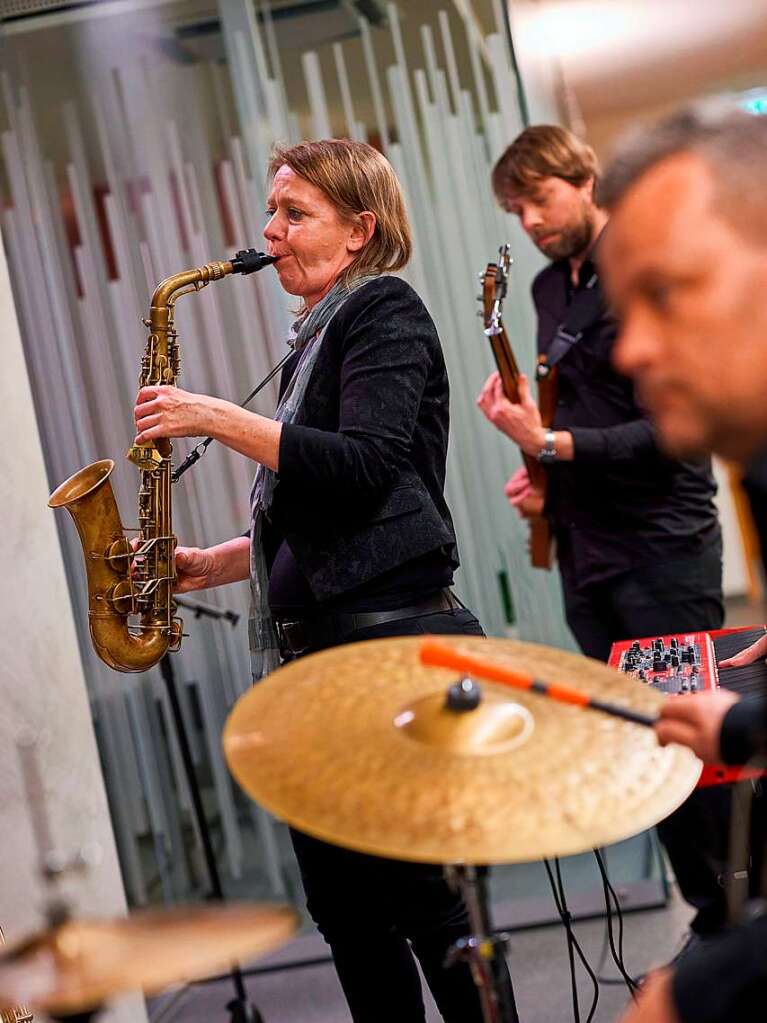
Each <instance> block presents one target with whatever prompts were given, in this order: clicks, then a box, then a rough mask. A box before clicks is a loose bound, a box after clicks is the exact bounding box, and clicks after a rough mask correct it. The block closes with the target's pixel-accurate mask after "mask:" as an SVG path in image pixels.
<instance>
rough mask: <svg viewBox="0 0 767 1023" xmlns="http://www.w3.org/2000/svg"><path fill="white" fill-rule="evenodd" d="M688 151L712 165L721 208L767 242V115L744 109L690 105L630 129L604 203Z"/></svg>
mask: <svg viewBox="0 0 767 1023" xmlns="http://www.w3.org/2000/svg"><path fill="white" fill-rule="evenodd" d="M684 153H690V154H694V155H697V156H700V157H701V158H702V159H703V160H705V162H706V164H707V165H708V167H709V169H710V170H711V172H712V174H713V177H714V183H715V188H716V209H717V212H718V213H719V214H720V215H721V216H722V217H723V218H724V219H726V220H728V221H729V222H730V223H731V225H732V226H733V227H735V228H736V229H738V230H740V231H741V232H742V233H744V234H755V233H758V234H759V235H760V236H761V239H762V240H763V241H765V242H767V236H765V233H764V232H765V225H767V199H766V198H765V193H764V175H765V168H766V167H767V118H761V117H754V116H753V115H752V114H747V113H745V112H742V111H737V112H736V111H732V110H728V111H726V112H724V113H722V112H721V110H720V111H714V112H712V111H711V110H710V109H707V108H706V107H690V108H687V109H685V110H682V111H680V112H678V113H676V114H673V115H672V116H670V117H667V118H665V119H664V120H662V121H659V122H658V123H657V124H655V125H652V126H651V127H644V128H639V129H634V130H633V131H631V132H629V133H628V134H627V135H624V136H623V138H622V139H621V140H620V141H619V142H618V145H617V146H616V148H615V151H614V154H613V157H612V159H611V160H610V163H609V165H608V167H607V170H606V171H605V173H604V175H603V177H602V180H601V181H600V183H599V203H600V205H602V206H605V207H607V208H608V209H612V208H614V207H615V206H616V205H617V204H618V203H619V202H620V200H621V199H622V198H623V196H624V195H625V194H626V192H628V191H629V189H630V188H631V187H632V186H633V185H634V184H636V182H637V181H638V180H639V179H640V178H641V177H643V175H645V174H646V173H647V172H648V171H649V170H651V169H652V168H653V167H655V166H656V165H657V164H660V163H662V162H663V161H664V160H667V159H669V158H670V157H672V156H678V155H682V154H684Z"/></svg>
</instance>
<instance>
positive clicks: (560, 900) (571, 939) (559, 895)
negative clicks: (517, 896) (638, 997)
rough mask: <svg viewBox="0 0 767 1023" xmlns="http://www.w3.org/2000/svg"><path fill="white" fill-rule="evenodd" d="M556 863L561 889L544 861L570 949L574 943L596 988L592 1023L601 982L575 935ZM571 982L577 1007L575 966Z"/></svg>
mask: <svg viewBox="0 0 767 1023" xmlns="http://www.w3.org/2000/svg"><path fill="white" fill-rule="evenodd" d="M555 863H556V865H557V878H558V881H559V887H557V884H556V883H555V881H554V875H553V872H552V869H551V864H550V863H549V861H548V860H544V861H543V865H544V867H545V868H546V874H547V875H548V879H549V885H550V887H551V894H552V896H553V898H554V905H555V906H556V909H557V913H558V914H559V918H560V919H561V921H562V924H563V926H564V928H565V932H566V933H567V940H568V948H569V947H570V943H572V948H573V950H574V951H575V952H576V953H577V955H578V958H579V959H580V961H581V964H582V965H583V968H584V969H585V970H586V972H587V973H588V975H589V978H590V979H591V983H592V986H593V988H594V995H593V999H592V1002H591V1007H590V1009H589V1014H588V1017H587V1018H586V1023H591V1021H592V1020H593V1018H594V1013H595V1012H596V1010H597V1005H598V1003H599V982H598V981H597V977H596V974H595V973H594V970H593V969H592V968H591V964H590V963H589V961H588V959H587V958H586V955H585V953H584V951H583V949H582V948H581V946H580V943H579V942H578V939H577V938H576V937H575V933H574V931H573V928H572V916H571V914H570V912H569V910H568V908H567V899H566V896H565V888H564V884H563V883H562V875H561V871H560V867H559V860H555ZM571 981H572V985H573V1005H574V1007H575V1005H576V1004H577V999H578V989H577V985H576V978H575V969H574V964H573V970H572V973H571ZM579 1011H580V1008H578V1009H576V1012H579ZM576 1019H577V1016H576Z"/></svg>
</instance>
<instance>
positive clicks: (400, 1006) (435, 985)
mask: <svg viewBox="0 0 767 1023" xmlns="http://www.w3.org/2000/svg"><path fill="white" fill-rule="evenodd" d="M430 632H431V633H444V634H448V633H461V634H464V635H470V636H481V635H483V632H482V628H481V626H480V624H479V622H478V621H477V619H476V618H475V617H474V615H473V614H471V612H470V611H467V610H465V609H462V608H457V609H455V610H453V611H440V612H437V613H436V614H428V615H422V616H420V617H418V618H408V619H404V620H401V621H396V622H387V623H385V624H382V625H377V626H374V627H372V628H368V629H362V630H359V631H358V632H355V633H353V634H352V635H350V636H347V637H346V638H345V642H347V643H356V642H359V641H360V640H364V639H380V638H383V637H386V636H409V635H419V634H425V633H430ZM328 645H330V643H328ZM291 837H292V839H293V848H294V849H295V853H296V857H297V859H298V865H299V867H300V869H301V878H302V880H303V883H304V890H305V892H306V901H307V906H308V908H309V912H310V913H311V916H312V919H313V920H314V921H315V923H316V924H317V927H318V928H319V930H320V933H321V934H322V936H323V937H324V938H325V940H326V941H327V943H328V945H329V946H330V950H331V952H332V954H333V960H334V962H335V966H336V970H337V972H338V977H339V979H340V981H341V986H342V987H343V990H344V994H345V995H346V1000H347V1002H348V1003H349V1008H350V1010H351V1014H352V1018H353V1019H354V1021H355V1023H424V1020H425V1011H424V1005H423V997H422V994H421V983H420V980H419V977H418V970H417V968H416V965H415V961H414V959H413V953H415V955H416V957H417V958H418V961H419V963H420V964H421V969H422V970H423V973H424V976H425V977H426V981H427V983H428V985H429V988H430V990H431V993H432V995H433V996H434V1000H435V1002H436V1003H437V1006H438V1008H439V1011H440V1012H441V1013H442V1016H443V1018H444V1019H445V1021H446V1023H481V1020H482V1012H481V1007H480V1001H479V997H478V994H477V989H476V987H475V985H474V982H473V980H472V977H471V972H470V970H469V967H468V966H467V965H466V964H465V963H459V964H457V965H455V966H452V967H450V968H449V969H446V968H445V966H444V961H445V956H446V954H447V951H448V949H449V948H450V946H451V945H452V944H453V942H455V941H456V940H457V939H458V938H460V937H464V936H466V935H467V934H469V931H470V927H469V920H468V915H467V913H466V908H465V906H464V904H463V902H462V900H461V899H460V897H459V896H458V895H457V894H456V893H455V892H454V891H453V890H452V889H451V888H450V887H449V885H448V884H447V882H446V881H445V878H444V875H443V870H442V867H441V866H440V865H439V864H420V863H405V862H401V861H399V860H389V859H383V858H381V857H378V856H368V855H366V854H364V853H357V852H352V851H351V850H349V849H342V848H340V847H338V846H334V845H330V844H328V843H327V842H321V841H319V840H318V839H315V838H311V837H309V836H308V835H305V834H302V833H301V832H298V831H294V830H291Z"/></svg>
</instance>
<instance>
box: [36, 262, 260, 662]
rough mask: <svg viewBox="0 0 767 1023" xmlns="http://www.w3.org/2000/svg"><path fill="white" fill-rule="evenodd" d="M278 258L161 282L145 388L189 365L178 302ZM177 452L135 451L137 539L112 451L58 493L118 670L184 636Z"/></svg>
mask: <svg viewBox="0 0 767 1023" xmlns="http://www.w3.org/2000/svg"><path fill="white" fill-rule="evenodd" d="M274 261H275V260H274V257H273V256H267V255H265V254H264V253H261V252H256V251H255V249H246V250H244V251H242V252H238V253H237V254H236V256H234V257H233V258H232V259H231V260H228V261H222V262H214V263H206V264H205V265H204V266H201V267H197V268H195V269H192V270H184V271H183V272H182V273H178V274H174V275H173V276H172V277H168V278H167V279H166V280H164V281H162V282H161V283H160V284H158V285H157V288H156V289H155V292H154V295H153V296H152V303H151V308H150V312H149V319H148V320H144V324H145V325H146V326H147V327H149V331H150V333H149V337H148V339H147V343H146V348H145V350H144V357H143V359H142V363H141V375H140V378H139V387H147V386H151V385H157V384H175V383H176V380H177V378H178V374H179V369H180V352H179V347H178V337H177V333H176V330H175V327H174V311H175V304H176V301H177V300H178V299H179V298H180V297H181V296H182V295H187V294H189V293H191V292H195V291H200V290H201V289H202V288H204V287H206V286H207V285H208V284H209V283H210V282H211V281H217V280H220V279H221V278H222V277H226V276H227V275H228V274H233V273H239V274H250V273H255V272H256V271H257V270H261V269H262V268H263V267H265V266H268V265H269V264H270V263H273V262H274ZM171 452H172V446H171V443H170V441H169V440H167V439H166V438H158V439H157V440H156V441H147V442H146V443H144V444H134V445H133V446H132V447H131V448H130V449H129V451H128V453H127V456H126V457H127V458H128V459H129V460H130V461H131V462H133V463H134V465H136V466H137V468H138V470H139V473H140V482H139V490H138V517H139V526H138V530H131V532H137V534H138V537H137V541H134V543H131V542H130V541H129V540H128V538H127V537H126V535H125V533H126V530H125V529H124V528H123V524H122V520H121V518H120V511H119V508H118V507H117V501H116V499H115V496H114V492H113V490H112V484H111V482H110V480H109V476H110V475H111V473H112V470H113V469H114V465H115V463H114V462H113V461H112V460H111V459H109V458H105V459H102V460H100V461H98V462H93V463H92V464H91V465H86V466H85V468H84V469H81V470H80V471H79V472H76V473H75V474H74V476H70V478H69V479H68V480H65V481H64V482H63V483H62V484H60V486H58V487H57V488H56V490H54V492H53V493H52V494H51V496H50V498H49V500H48V505H49V507H51V508H66V509H67V511H68V512H69V513H70V515H71V516H72V518H73V519H74V523H75V526H76V527H77V532H78V534H79V537H80V543H81V544H82V549H83V556H84V558H85V572H86V576H87V581H88V624H89V628H90V634H91V640H92V642H93V647H94V649H95V651H96V653H97V654H98V655H99V657H100V658H101V660H102V661H104V662H105V663H106V664H108V665H109V667H110V668H114V669H115V670H116V671H126V672H128V671H146V670H147V669H148V668H151V667H152V665H153V664H156V663H157V662H158V661H159V660H160V658H161V657H163V655H164V654H165V653H166V652H167V651H175V650H178V648H179V646H180V645H181V636H182V631H181V630H182V622H181V619H180V618H178V617H176V614H175V612H176V604H175V602H174V600H173V587H174V582H175V579H176V567H175V554H174V551H175V548H176V537H175V536H174V535H173V525H172V516H171V483H172V479H171V473H172V465H171Z"/></svg>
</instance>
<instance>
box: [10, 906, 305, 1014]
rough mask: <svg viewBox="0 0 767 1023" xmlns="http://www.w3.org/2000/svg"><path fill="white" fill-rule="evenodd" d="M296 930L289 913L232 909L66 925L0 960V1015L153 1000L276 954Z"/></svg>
mask: <svg viewBox="0 0 767 1023" xmlns="http://www.w3.org/2000/svg"><path fill="white" fill-rule="evenodd" d="M297 928H298V915H297V914H296V912H295V911H294V910H292V909H290V908H289V907H287V906H270V905H263V906H259V905H255V906H249V905H245V904H242V905H235V906H216V907H204V908H196V907H195V908H189V909H178V910H155V911H147V912H143V913H136V914H134V915H133V916H129V917H125V918H121V919H116V920H70V921H67V922H66V923H64V924H61V925H60V926H59V927H55V928H53V929H51V930H50V931H44V932H42V933H40V934H38V935H35V936H34V937H32V938H30V939H28V940H27V941H24V942H23V943H21V944H19V945H16V946H14V947H13V948H11V949H10V950H9V951H8V952H7V953H6V954H5V955H2V956H0V1009H8V1010H10V1009H11V1007H12V1006H13V1005H15V1004H18V1003H20V1002H24V1003H26V1004H29V1005H31V1006H33V1007H34V1008H36V1009H38V1008H39V1009H45V1010H47V1011H51V1012H55V1013H57V1014H62V1013H71V1012H77V1011H80V1010H83V1009H90V1008H93V1007H94V1006H97V1005H101V1004H102V1003H103V1002H105V1001H107V1000H108V999H110V998H112V997H114V996H115V995H117V994H119V993H121V992H124V991H132V990H134V989H135V990H141V991H143V992H144V993H145V994H153V993H155V992H157V991H160V990H162V989H163V988H166V987H169V986H170V985H172V984H179V983H182V982H184V981H190V980H196V979H198V978H200V977H205V976H209V975H210V974H211V973H214V972H216V971H217V970H219V969H225V968H227V967H229V966H230V965H231V963H232V962H234V961H236V960H238V959H243V958H245V957H252V956H256V955H262V954H264V953H265V952H268V951H270V950H271V949H273V948H277V947H279V946H280V945H281V944H282V943H283V942H285V941H287V940H288V938H289V937H290V936H291V935H292V934H294V933H295V931H296V930H297Z"/></svg>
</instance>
